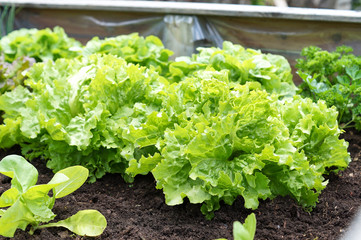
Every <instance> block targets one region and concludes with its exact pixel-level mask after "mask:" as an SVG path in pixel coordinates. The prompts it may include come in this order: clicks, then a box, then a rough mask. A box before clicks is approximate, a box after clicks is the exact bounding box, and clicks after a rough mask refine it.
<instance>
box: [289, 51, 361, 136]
mask: <svg viewBox="0 0 361 240" xmlns="http://www.w3.org/2000/svg"><path fill="white" fill-rule="evenodd" d="M352 52H353V49H352V48H351V47H346V46H340V47H338V48H337V49H336V51H334V52H328V51H325V50H322V49H321V48H319V47H315V46H310V47H306V48H304V49H303V50H302V53H301V55H302V58H300V59H298V60H297V64H296V67H297V68H298V74H299V75H300V77H301V78H302V79H303V83H301V84H300V92H299V93H300V94H301V95H303V96H306V97H310V98H312V99H313V100H314V101H318V100H319V99H322V100H324V101H326V104H327V105H328V106H329V107H331V106H335V107H336V108H337V110H338V112H339V116H338V120H339V122H340V123H342V125H341V127H343V128H345V127H355V128H356V129H357V130H361V69H360V68H361V57H359V56H355V55H354V54H353V53H352Z"/></svg>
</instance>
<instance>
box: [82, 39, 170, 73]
mask: <svg viewBox="0 0 361 240" xmlns="http://www.w3.org/2000/svg"><path fill="white" fill-rule="evenodd" d="M94 53H101V54H112V55H114V56H118V57H122V58H124V60H125V61H126V62H128V63H133V64H139V65H140V66H146V67H148V68H149V67H154V68H155V69H156V71H157V72H159V73H160V74H161V75H167V73H168V65H169V63H170V62H171V61H169V57H170V56H171V55H172V54H173V52H172V51H171V50H169V49H166V48H164V46H163V43H162V41H161V40H160V39H159V38H158V37H156V36H148V37H146V38H144V37H141V36H139V35H138V33H132V34H129V35H120V36H117V37H110V38H105V39H99V38H98V37H94V38H93V39H91V40H90V41H89V42H88V43H87V44H86V46H85V47H84V50H83V55H84V56H89V55H91V54H94Z"/></svg>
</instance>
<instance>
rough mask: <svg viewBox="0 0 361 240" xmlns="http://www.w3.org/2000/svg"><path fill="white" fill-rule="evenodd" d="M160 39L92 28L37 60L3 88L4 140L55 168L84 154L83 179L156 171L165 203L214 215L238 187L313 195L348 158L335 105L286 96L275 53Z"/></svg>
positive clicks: (304, 199) (302, 197)
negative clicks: (87, 36)
mask: <svg viewBox="0 0 361 240" xmlns="http://www.w3.org/2000/svg"><path fill="white" fill-rule="evenodd" d="M136 39H138V40H137V41H138V44H139V46H136V45H134V44H133V43H134V41H136ZM158 40H159V39H158ZM158 40H157V39H156V38H155V37H148V38H146V39H144V38H141V37H139V36H138V35H136V34H132V35H130V36H120V37H116V38H108V39H104V40H99V39H97V38H95V39H93V40H91V41H90V42H89V43H88V44H87V45H86V46H85V47H84V50H83V53H82V54H81V55H79V56H78V57H77V58H73V59H64V58H62V59H58V60H56V61H47V62H43V63H37V64H35V65H34V66H33V67H32V68H31V69H30V70H29V71H28V73H27V77H28V79H27V80H25V83H24V85H25V86H18V87H16V88H15V89H14V90H13V91H10V92H7V93H5V94H3V95H1V96H0V111H3V112H4V115H3V118H4V122H3V124H2V125H0V147H1V148H8V147H11V146H12V145H14V144H20V145H21V146H22V151H23V154H24V155H26V156H27V157H28V158H29V159H32V158H35V157H39V156H41V157H43V158H45V159H47V160H48V162H47V166H48V167H49V168H51V169H53V170H54V171H59V170H61V169H63V168H66V167H69V166H73V165H83V166H85V167H87V168H88V169H89V171H90V181H95V180H96V179H97V178H101V177H102V176H103V175H104V174H106V173H109V172H110V173H121V174H122V175H123V177H124V179H125V180H127V181H133V178H134V177H135V176H136V175H138V174H148V173H151V174H153V176H154V178H155V180H156V182H157V188H158V189H162V190H163V192H164V194H165V198H166V203H167V204H169V205H176V204H181V203H182V202H183V199H184V198H188V199H189V201H190V202H191V203H201V204H203V205H202V207H201V211H202V212H203V213H204V214H205V215H207V216H208V217H209V218H211V217H212V216H213V212H214V211H215V210H217V209H219V207H220V201H224V202H225V203H227V204H232V203H233V201H234V200H235V199H236V197H238V196H242V197H243V198H244V200H245V207H246V208H252V209H256V208H257V207H258V204H259V199H267V198H274V197H276V196H278V195H282V196H285V195H290V196H292V197H293V198H295V199H296V200H297V201H298V202H299V203H300V204H302V205H303V206H305V207H312V206H315V204H316V202H317V198H318V195H319V194H320V192H321V190H322V189H324V188H325V186H326V184H327V181H325V179H324V177H323V175H324V174H327V173H329V171H331V169H332V170H333V171H335V172H337V171H339V170H341V169H343V168H345V167H347V165H348V163H349V162H350V157H349V154H348V153H347V146H348V144H347V142H345V141H344V140H339V135H340V133H341V130H340V129H339V127H338V122H337V114H338V113H337V111H336V108H335V107H332V108H328V107H327V106H326V104H325V102H323V101H318V102H312V100H311V99H303V98H301V97H299V96H293V95H294V92H295V91H296V87H295V86H294V84H293V82H292V74H291V70H290V66H289V64H288V62H287V61H286V60H285V59H284V58H283V57H281V56H276V55H271V54H262V53H261V52H259V51H255V50H252V49H244V48H243V47H241V46H239V45H233V44H232V43H230V42H225V43H224V46H223V50H221V49H218V48H203V49H200V53H199V54H195V55H193V56H192V57H183V58H178V59H176V61H175V62H171V61H168V57H169V56H170V54H171V52H170V51H168V50H166V49H164V47H163V46H162V45H161V42H160V41H158ZM134 63H136V64H137V65H134ZM290 96H291V97H290ZM292 96H293V97H292Z"/></svg>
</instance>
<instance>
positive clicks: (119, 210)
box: [0, 130, 361, 240]
mask: <svg viewBox="0 0 361 240" xmlns="http://www.w3.org/2000/svg"><path fill="white" fill-rule="evenodd" d="M343 137H344V138H345V139H346V140H347V141H348V142H349V152H350V154H351V157H352V159H353V161H352V162H351V163H350V165H349V167H348V168H347V169H346V170H345V171H343V172H341V173H339V174H338V175H331V176H329V177H328V178H329V184H328V185H327V187H326V189H325V190H324V191H323V192H322V194H321V195H320V198H319V203H318V204H317V207H316V208H315V209H314V210H313V211H312V212H306V211H304V209H302V207H300V206H299V205H297V203H296V202H295V201H294V200H293V199H291V198H288V197H278V198H275V199H273V200H266V201H261V203H260V206H259V208H258V209H257V210H256V211H254V213H255V214H256V218H257V231H256V237H255V239H267V240H272V239H327V240H332V239H340V237H341V236H342V234H343V232H345V230H346V229H347V227H348V226H349V225H350V223H351V221H352V219H353V217H354V216H355V214H356V212H357V210H358V208H359V207H360V205H361V133H360V132H358V133H357V132H356V131H354V130H349V131H347V132H346V133H345V134H344V135H343ZM18 152H19V149H16V148H14V149H11V150H8V151H6V152H5V151H1V150H0V159H2V157H4V156H6V155H7V154H10V153H18ZM32 163H33V164H34V166H35V167H36V168H37V169H38V171H39V183H47V181H49V180H50V178H51V177H52V176H53V173H52V172H51V171H50V170H49V169H47V168H46V167H45V163H44V162H42V161H40V160H37V161H33V162H32ZM9 187H10V179H9V178H7V177H4V176H3V175H1V176H0V194H1V193H2V192H4V191H5V190H6V189H8V188H9ZM83 209H97V210H99V211H100V212H101V213H102V214H103V215H104V216H105V217H106V219H107V221H108V226H107V228H106V230H105V231H104V233H103V234H102V235H101V236H100V237H97V238H95V239H130V240H132V239H159V240H162V239H172V240H176V239H182V240H185V239H207V240H211V239H217V238H221V237H222V238H227V239H233V237H232V224H233V222H234V221H237V220H238V221H241V222H242V223H243V222H244V219H245V218H246V217H247V216H248V214H250V213H251V212H252V211H251V210H247V209H245V208H244V207H243V200H242V199H241V198H239V199H237V200H236V202H235V203H234V204H233V206H228V205H225V204H223V205H222V206H221V209H220V210H219V211H217V212H216V213H215V218H214V219H213V220H206V219H205V218H204V216H203V215H202V214H201V212H200V205H195V204H190V203H188V202H187V203H184V204H182V205H179V206H173V207H171V206H167V205H166V204H165V202H164V196H163V193H162V192H161V191H160V190H156V189H155V182H154V179H153V177H152V176H151V175H147V176H139V177H136V179H135V181H134V184H132V185H130V184H128V183H125V182H124V181H123V179H122V178H121V176H120V175H106V176H105V177H104V178H102V179H100V180H98V181H97V182H96V183H94V184H85V185H83V186H82V187H81V188H80V189H78V190H77V191H76V192H74V193H72V194H70V195H68V196H66V197H64V198H61V199H58V200H57V201H56V203H55V206H54V208H53V212H54V213H55V214H57V217H56V219H55V220H62V219H65V218H67V217H69V216H71V215H73V214H75V213H76V212H77V211H79V210H83ZM0 239H5V238H1V237H0ZM14 239H30V240H31V239H91V238H87V237H79V236H75V235H73V234H72V233H71V232H69V231H68V230H66V229H63V228H48V229H42V230H37V231H36V232H35V234H34V235H32V236H30V235H29V234H28V233H27V232H24V231H21V230H18V231H17V232H16V235H15V238H14ZM92 239H94V238H92Z"/></svg>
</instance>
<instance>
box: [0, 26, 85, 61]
mask: <svg viewBox="0 0 361 240" xmlns="http://www.w3.org/2000/svg"><path fill="white" fill-rule="evenodd" d="M0 51H1V53H2V54H4V56H5V61H7V62H12V61H14V60H15V59H17V58H19V57H25V56H26V57H32V58H34V59H35V60H36V61H37V62H42V61H48V60H56V59H58V58H73V57H76V56H78V55H80V54H81V52H82V45H81V43H80V42H79V41H77V40H75V39H73V38H70V37H68V36H67V34H66V33H65V32H64V29H63V28H61V27H55V28H54V29H53V30H51V29H49V28H46V29H42V30H38V29H35V28H32V29H25V28H23V29H20V30H16V31H12V32H11V33H9V34H8V35H6V36H4V37H2V38H1V40H0Z"/></svg>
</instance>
